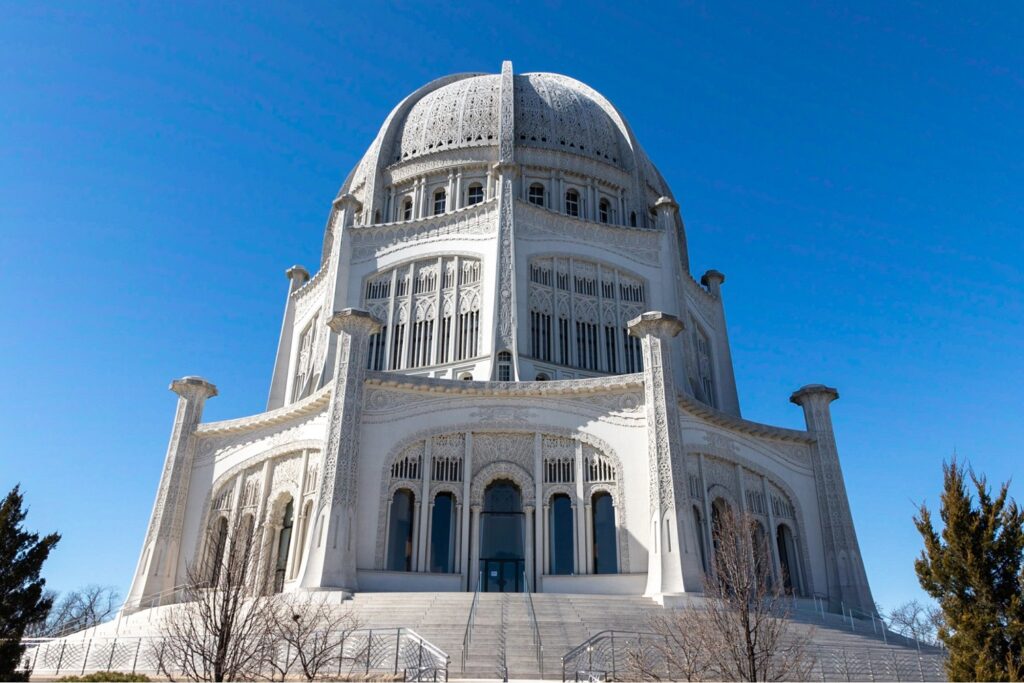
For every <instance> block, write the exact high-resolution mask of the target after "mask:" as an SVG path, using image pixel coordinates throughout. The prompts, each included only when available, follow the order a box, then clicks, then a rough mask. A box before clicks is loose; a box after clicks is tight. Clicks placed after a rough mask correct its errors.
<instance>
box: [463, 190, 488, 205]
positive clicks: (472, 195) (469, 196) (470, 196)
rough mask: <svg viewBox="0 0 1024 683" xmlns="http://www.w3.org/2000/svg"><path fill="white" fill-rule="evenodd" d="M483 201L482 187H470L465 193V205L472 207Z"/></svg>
mask: <svg viewBox="0 0 1024 683" xmlns="http://www.w3.org/2000/svg"><path fill="white" fill-rule="evenodd" d="M483 200H484V188H483V186H482V185H470V186H469V190H467V191H466V204H468V205H469V206H472V205H473V204H479V203H480V202H482V201H483Z"/></svg>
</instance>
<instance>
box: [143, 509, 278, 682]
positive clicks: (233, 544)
mask: <svg viewBox="0 0 1024 683" xmlns="http://www.w3.org/2000/svg"><path fill="white" fill-rule="evenodd" d="M260 537H261V534H260V531H259V529H253V528H252V527H251V526H250V525H246V524H245V523H244V522H242V521H241V520H240V519H239V520H237V521H236V522H235V524H233V525H231V529H230V533H226V532H224V533H221V535H220V536H218V537H216V538H214V539H212V542H211V543H210V548H209V550H208V551H206V552H205V553H204V554H203V555H202V556H201V557H200V558H199V559H198V560H197V561H196V562H195V563H194V564H192V565H190V566H189V567H188V569H187V572H186V582H185V587H184V589H183V596H182V600H183V602H182V603H181V604H179V605H175V606H173V607H171V608H170V609H169V610H168V612H167V615H166V617H165V618H164V621H163V626H162V629H163V636H164V638H163V644H164V650H165V652H164V656H163V658H162V659H163V664H162V666H163V673H165V674H166V675H167V676H168V677H170V676H172V674H174V673H179V672H180V673H181V674H182V675H183V676H184V677H185V678H188V679H189V680H193V681H210V680H212V681H225V680H252V679H254V678H256V677H257V676H258V675H259V669H260V667H261V665H262V664H263V663H264V662H265V661H266V660H267V656H266V652H267V649H268V648H270V647H272V643H271V638H270V633H271V623H272V617H271V615H270V601H269V600H268V599H267V598H263V597H260V593H261V592H262V588H263V585H264V583H265V582H263V581H261V580H260V579H259V577H258V576H257V570H258V566H259V555H260V553H259V548H258V544H257V543H256V540H255V539H258V538H260Z"/></svg>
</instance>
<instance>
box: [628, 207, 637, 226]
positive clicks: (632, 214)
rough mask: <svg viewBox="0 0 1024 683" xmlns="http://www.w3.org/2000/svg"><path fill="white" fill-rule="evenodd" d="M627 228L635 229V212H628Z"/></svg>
mask: <svg viewBox="0 0 1024 683" xmlns="http://www.w3.org/2000/svg"><path fill="white" fill-rule="evenodd" d="M629 227H631V228H635V227H636V211H630V212H629Z"/></svg>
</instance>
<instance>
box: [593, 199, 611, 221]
mask: <svg viewBox="0 0 1024 683" xmlns="http://www.w3.org/2000/svg"><path fill="white" fill-rule="evenodd" d="M611 208H612V207H611V204H609V203H608V200H607V199H602V200H601V203H600V204H598V209H597V215H598V218H599V219H600V220H601V222H602V223H607V222H608V221H609V220H611Z"/></svg>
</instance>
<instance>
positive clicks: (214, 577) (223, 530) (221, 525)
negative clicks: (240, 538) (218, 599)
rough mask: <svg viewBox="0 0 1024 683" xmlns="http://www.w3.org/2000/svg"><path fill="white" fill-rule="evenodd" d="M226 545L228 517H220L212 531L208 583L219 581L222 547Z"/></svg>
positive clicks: (222, 556)
mask: <svg viewBox="0 0 1024 683" xmlns="http://www.w3.org/2000/svg"><path fill="white" fill-rule="evenodd" d="M227 545H228V518H227V517H221V518H220V519H218V520H217V530H216V532H215V533H214V542H213V548H212V552H211V553H210V565H211V567H210V569H211V571H210V585H212V586H216V585H217V583H218V582H219V581H220V573H221V567H223V566H224V549H225V548H227Z"/></svg>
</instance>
